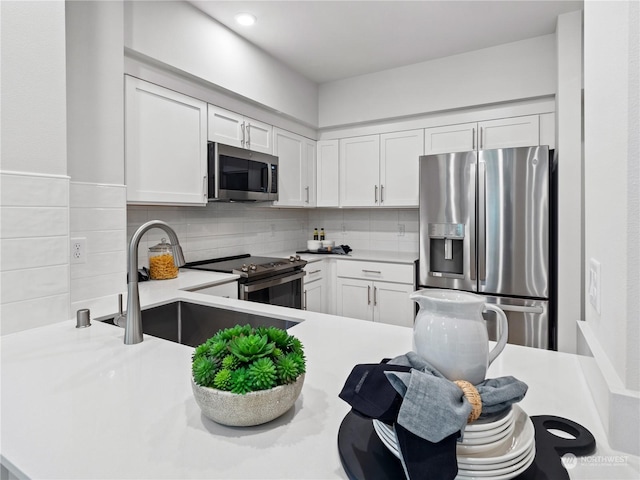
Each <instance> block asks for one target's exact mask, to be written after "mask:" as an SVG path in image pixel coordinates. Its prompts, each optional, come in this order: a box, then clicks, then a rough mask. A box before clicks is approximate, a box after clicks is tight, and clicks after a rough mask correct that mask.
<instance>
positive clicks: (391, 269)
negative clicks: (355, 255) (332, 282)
mask: <svg viewBox="0 0 640 480" xmlns="http://www.w3.org/2000/svg"><path fill="white" fill-rule="evenodd" d="M338 276H339V277H348V278H362V279H365V280H380V281H383V282H395V283H406V284H411V285H412V284H413V283H414V273H413V265H407V264H401V263H378V262H358V261H355V260H354V261H346V260H341V261H339V262H338Z"/></svg>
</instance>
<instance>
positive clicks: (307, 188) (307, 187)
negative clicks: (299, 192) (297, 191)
mask: <svg viewBox="0 0 640 480" xmlns="http://www.w3.org/2000/svg"><path fill="white" fill-rule="evenodd" d="M304 189H305V190H306V191H307V200H306V202H307V203H309V185H307V186H306V187H304Z"/></svg>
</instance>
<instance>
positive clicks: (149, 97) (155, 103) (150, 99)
mask: <svg viewBox="0 0 640 480" xmlns="http://www.w3.org/2000/svg"><path fill="white" fill-rule="evenodd" d="M125 131H126V134H125V182H126V185H127V202H128V203H131V204H152V205H153V204H155V205H163V204H164V205H205V204H206V203H207V192H206V183H207V182H206V180H207V104H206V103H205V102H202V101H200V100H197V99H195V98H192V97H188V96H186V95H182V94H180V93H177V92H174V91H173V90H168V89H166V88H163V87H159V86H158V85H154V84H152V83H148V82H145V81H143V80H139V79H137V78H134V77H130V76H125Z"/></svg>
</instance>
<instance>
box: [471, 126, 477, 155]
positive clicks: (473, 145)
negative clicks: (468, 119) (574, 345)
mask: <svg viewBox="0 0 640 480" xmlns="http://www.w3.org/2000/svg"><path fill="white" fill-rule="evenodd" d="M475 149H476V127H473V128H472V129H471V150H475Z"/></svg>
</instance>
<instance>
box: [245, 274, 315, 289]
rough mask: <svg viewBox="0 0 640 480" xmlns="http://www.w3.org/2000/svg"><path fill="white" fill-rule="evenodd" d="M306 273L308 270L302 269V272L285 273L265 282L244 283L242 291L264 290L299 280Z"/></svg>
mask: <svg viewBox="0 0 640 480" xmlns="http://www.w3.org/2000/svg"><path fill="white" fill-rule="evenodd" d="M305 274H306V272H304V271H301V272H298V273H295V274H293V275H291V274H287V275H283V276H281V277H279V278H271V279H267V280H265V281H264V282H256V283H251V284H244V285H243V286H242V291H243V292H244V293H251V292H255V291H257V290H264V289H265V288H270V287H275V286H276V285H282V284H284V283H289V282H293V281H295V280H299V279H301V278H302V277H304V276H305Z"/></svg>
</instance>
